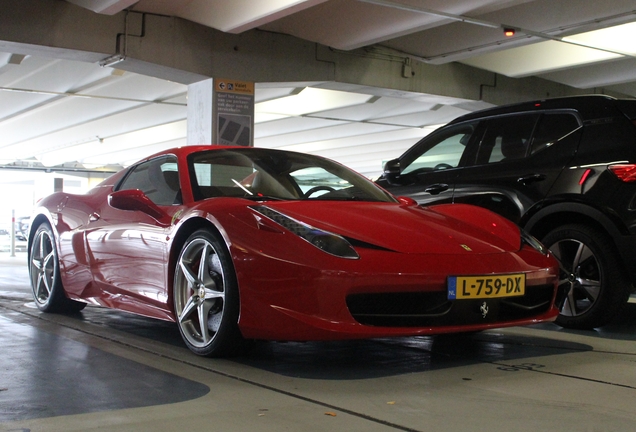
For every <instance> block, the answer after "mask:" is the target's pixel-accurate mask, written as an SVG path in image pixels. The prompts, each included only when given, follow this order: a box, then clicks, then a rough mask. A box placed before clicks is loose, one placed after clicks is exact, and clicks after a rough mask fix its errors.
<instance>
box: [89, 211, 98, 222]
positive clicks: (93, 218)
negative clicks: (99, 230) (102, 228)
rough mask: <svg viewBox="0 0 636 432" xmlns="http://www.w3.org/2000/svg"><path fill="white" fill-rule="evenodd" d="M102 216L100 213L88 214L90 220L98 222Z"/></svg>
mask: <svg viewBox="0 0 636 432" xmlns="http://www.w3.org/2000/svg"><path fill="white" fill-rule="evenodd" d="M100 218H101V216H100V215H99V213H91V214H90V216H88V221H89V222H97V221H98V220H99V219H100Z"/></svg>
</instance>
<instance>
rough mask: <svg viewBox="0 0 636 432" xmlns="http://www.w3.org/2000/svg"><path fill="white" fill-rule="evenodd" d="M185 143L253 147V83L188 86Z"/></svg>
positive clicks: (214, 81)
mask: <svg viewBox="0 0 636 432" xmlns="http://www.w3.org/2000/svg"><path fill="white" fill-rule="evenodd" d="M187 134H188V135H187V139H186V143H187V144H188V145H196V144H222V145H240V146H249V147H251V146H253V145H254V83H252V82H245V81H237V80H228V79H217V78H210V79H207V80H204V81H199V82H196V83H194V84H190V85H188V131H187Z"/></svg>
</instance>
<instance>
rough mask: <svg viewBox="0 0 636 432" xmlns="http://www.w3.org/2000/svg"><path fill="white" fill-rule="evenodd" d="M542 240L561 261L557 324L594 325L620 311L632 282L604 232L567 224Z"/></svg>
mask: <svg viewBox="0 0 636 432" xmlns="http://www.w3.org/2000/svg"><path fill="white" fill-rule="evenodd" d="M543 243H544V244H545V245H546V246H547V247H548V249H550V251H552V253H553V254H554V255H555V256H556V258H557V259H558V260H559V262H560V264H561V281H560V287H559V288H560V290H563V291H562V295H561V296H560V302H559V304H557V306H558V307H559V310H560V313H559V316H558V317H557V320H556V323H557V324H559V325H561V326H562V327H567V328H574V329H591V328H595V327H600V326H603V325H605V324H607V323H609V322H610V321H611V320H612V318H614V317H615V316H617V315H618V313H619V312H620V310H621V309H622V307H623V306H624V305H625V303H626V302H627V299H628V298H629V292H630V283H629V281H628V280H627V277H626V276H625V274H624V272H623V270H622V269H621V268H620V266H619V265H618V264H617V263H618V262H619V259H618V256H617V253H616V252H615V251H614V245H613V244H612V242H611V240H610V239H609V238H608V237H607V236H606V235H605V234H603V233H602V232H600V231H598V230H596V229H594V228H591V227H589V226H586V225H578V224H573V225H565V226H562V227H559V228H557V229H555V230H553V231H552V232H550V233H549V234H548V235H547V236H545V238H544V239H543Z"/></svg>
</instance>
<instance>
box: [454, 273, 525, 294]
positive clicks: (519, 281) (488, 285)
mask: <svg viewBox="0 0 636 432" xmlns="http://www.w3.org/2000/svg"><path fill="white" fill-rule="evenodd" d="M525 292H526V276H525V275H524V274H523V273H518V274H506V275H488V276H449V277H448V299H449V300H458V299H484V298H495V297H514V296H522V295H524V294H525Z"/></svg>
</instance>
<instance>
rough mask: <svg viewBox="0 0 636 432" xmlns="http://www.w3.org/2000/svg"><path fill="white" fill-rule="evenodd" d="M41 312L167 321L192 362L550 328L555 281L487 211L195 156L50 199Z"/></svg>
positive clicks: (308, 165)
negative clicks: (96, 311) (279, 345)
mask: <svg viewBox="0 0 636 432" xmlns="http://www.w3.org/2000/svg"><path fill="white" fill-rule="evenodd" d="M32 220H33V222H32V226H31V230H30V235H29V261H28V262H29V271H30V277H31V283H32V287H33V295H34V298H35V303H36V304H37V306H38V307H39V308H40V310H42V311H45V312H77V311H79V310H81V309H82V308H83V307H84V306H85V305H86V304H87V303H89V304H94V305H100V306H106V307H110V308H115V309H120V310H125V311H129V312H134V313H137V314H141V315H145V316H149V317H154V318H159V319H163V320H169V321H174V322H176V323H177V325H178V327H179V330H180V332H181V335H182V336H183V340H184V341H185V343H186V345H187V346H188V347H189V348H190V349H191V350H192V351H193V352H195V353H196V354H200V355H207V356H225V355H232V354H235V353H237V352H240V351H241V350H242V349H243V348H244V347H245V345H246V341H249V340H253V339H264V340H295V341H299V340H329V339H354V338H371V337H387V336H406V335H426V334H437V333H451V332H466V331H478V330H483V329H488V328H494V327H505V326H513V325H523V324H530V323H537V322H541V321H551V320H553V319H554V318H555V317H556V315H557V313H558V311H557V309H556V308H555V307H554V301H555V296H556V291H557V283H558V275H559V268H558V265H557V262H556V260H555V259H554V258H553V257H552V256H551V255H550V253H549V252H548V251H547V250H546V249H545V248H543V246H542V245H541V244H540V243H538V242H537V241H536V240H535V239H533V238H532V237H530V236H529V235H527V234H525V233H524V232H522V231H520V230H519V228H518V227H517V226H516V225H514V224H512V223H511V222H509V221H508V220H506V219H504V218H502V217H499V216H497V215H496V214H494V213H491V212H489V211H487V210H484V209H481V208H478V207H472V206H467V205H461V204H447V205H437V206H431V207H426V208H423V207H420V206H418V205H417V204H416V203H415V202H414V201H412V200H410V199H408V198H395V197H393V196H392V195H391V194H389V193H387V192H386V191H384V190H383V189H381V188H379V187H378V186H376V185H374V184H373V183H372V182H371V181H369V180H367V179H366V178H364V177H362V176H360V175H358V174H356V173H354V172H352V171H351V170H349V169H347V168H345V167H344V166H342V165H340V164H337V163H335V162H333V161H330V160H327V159H324V158H320V157H316V156H310V155H306V154H301V153H294V152H285V151H278V150H268V149H261V148H245V147H239V148H237V147H221V146H189V147H182V148H179V149H172V150H167V151H164V152H161V153H159V154H156V155H153V156H151V157H149V158H147V159H144V160H142V161H140V162H138V163H136V164H134V165H132V166H130V167H129V168H127V169H124V170H122V171H121V172H119V173H117V174H114V175H113V176H111V177H110V178H108V179H107V180H105V181H103V182H102V183H101V184H99V185H98V186H96V187H95V188H93V189H92V190H90V191H89V192H88V193H87V194H85V195H73V194H69V193H64V192H58V193H55V194H53V195H50V196H48V197H47V198H45V199H43V200H42V201H41V202H40V204H39V207H38V208H37V211H36V213H35V215H34V216H33V219H32Z"/></svg>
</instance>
